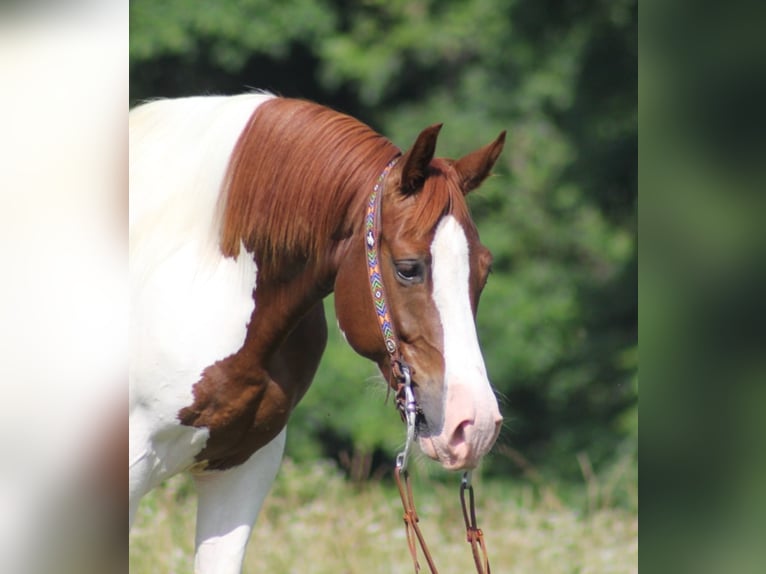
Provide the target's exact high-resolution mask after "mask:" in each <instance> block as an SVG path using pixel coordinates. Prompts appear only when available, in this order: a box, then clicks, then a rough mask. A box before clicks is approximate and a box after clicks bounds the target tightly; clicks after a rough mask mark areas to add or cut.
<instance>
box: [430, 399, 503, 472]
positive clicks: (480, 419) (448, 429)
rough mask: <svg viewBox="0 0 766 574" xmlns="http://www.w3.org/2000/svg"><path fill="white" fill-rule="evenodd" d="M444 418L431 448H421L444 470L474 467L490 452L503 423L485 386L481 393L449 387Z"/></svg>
mask: <svg viewBox="0 0 766 574" xmlns="http://www.w3.org/2000/svg"><path fill="white" fill-rule="evenodd" d="M482 390H483V389H482ZM444 415H445V416H444V427H443V430H442V433H441V434H440V435H439V436H436V437H433V438H432V439H431V442H432V444H431V445H422V446H424V451H425V452H426V454H428V455H430V456H432V457H433V458H436V459H438V460H439V461H440V462H441V463H442V465H443V466H444V467H445V468H447V469H452V470H458V469H463V468H473V467H475V466H476V465H477V464H478V463H479V460H481V457H482V456H484V455H485V454H487V452H488V451H489V449H490V448H492V445H493V444H494V443H495V440H496V439H497V436H498V434H500V428H501V425H502V423H503V418H502V417H501V416H500V411H499V409H498V407H497V400H496V399H495V396H494V394H492V391H491V389H489V387H488V386H487V390H486V392H484V393H482V392H476V389H473V388H471V387H469V386H468V385H460V384H457V385H454V386H451V387H450V388H449V390H448V392H447V400H446V401H445V413H444ZM429 446H430V447H432V448H429Z"/></svg>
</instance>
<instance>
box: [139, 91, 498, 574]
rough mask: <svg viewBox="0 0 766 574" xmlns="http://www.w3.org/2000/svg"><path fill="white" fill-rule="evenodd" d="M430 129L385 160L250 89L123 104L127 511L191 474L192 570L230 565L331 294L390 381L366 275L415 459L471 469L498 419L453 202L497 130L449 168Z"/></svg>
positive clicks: (355, 130) (476, 175)
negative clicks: (126, 135)
mask: <svg viewBox="0 0 766 574" xmlns="http://www.w3.org/2000/svg"><path fill="white" fill-rule="evenodd" d="M440 127H441V126H432V127H429V128H426V129H425V130H423V132H422V133H421V134H420V135H419V136H418V138H417V139H416V141H415V143H414V144H413V146H412V147H411V148H410V149H409V151H407V152H406V153H404V154H402V153H401V152H400V151H399V149H398V148H397V147H396V146H394V145H393V144H392V143H391V142H390V141H388V140H387V139H386V138H384V137H383V136H381V135H379V134H377V133H375V132H374V131H373V130H372V129H370V128H369V127H367V126H365V125H364V124H362V123H361V122H359V121H357V120H355V119H353V118H351V117H349V116H346V115H343V114H340V113H338V112H335V111H333V110H330V109H328V108H326V107H322V106H320V105H317V104H314V103H310V102H306V101H302V100H294V99H287V98H279V97H274V96H271V95H268V94H246V95H241V96H231V97H195V98H183V99H176V100H158V101H154V102H151V103H148V104H144V105H142V106H140V107H138V108H136V109H134V110H133V111H132V112H131V114H130V266H131V297H132V299H131V301H132V303H131V305H132V313H131V321H132V325H131V345H132V346H131V352H132V361H131V371H130V383H131V384H130V393H131V394H130V520H131V523H132V521H133V518H134V516H135V511H136V508H137V506H138V502H139V500H140V498H141V497H142V496H143V495H145V494H146V493H147V492H149V491H150V490H151V489H152V488H154V487H155V486H157V485H158V484H160V483H161V482H162V481H163V480H165V479H167V478H169V477H170V476H172V475H174V474H177V473H179V472H183V471H189V472H191V474H192V476H193V478H194V481H195V483H196V487H197V492H198V510H197V533H196V554H195V571H196V572H199V573H210V572H218V573H228V572H232V573H236V572H239V571H240V570H241V565H242V560H243V558H244V553H245V548H246V545H247V541H248V538H249V536H250V531H251V528H252V525H253V523H254V522H255V519H256V517H257V515H258V512H259V509H260V507H261V505H262V503H263V500H264V498H265V496H266V494H267V492H268V490H269V488H270V486H271V484H272V482H273V481H274V478H275V476H276V473H277V470H278V468H279V465H280V462H281V458H282V453H283V449H284V443H285V425H286V423H287V420H288V418H289V416H290V413H291V412H292V410H293V409H294V408H295V406H296V404H297V403H298V401H299V400H300V399H301V397H302V396H303V394H304V393H305V392H306V390H307V389H308V387H309V385H310V384H311V381H312V378H313V377H314V374H315V372H316V369H317V366H318V364H319V360H320V358H321V356H322V352H323V351H324V347H325V343H326V339H327V326H326V322H325V316H324V310H323V307H322V299H323V298H324V297H325V296H327V295H328V294H329V293H331V292H333V291H334V292H335V305H336V314H337V317H338V323H339V326H340V328H341V330H342V331H343V333H344V335H345V337H346V339H347V340H348V342H349V344H350V345H351V347H352V348H353V349H354V350H355V351H356V352H357V353H359V354H360V355H362V356H364V357H367V358H369V359H370V360H372V361H374V362H376V363H377V365H378V367H379V368H380V370H381V372H382V373H383V375H384V376H385V378H386V379H387V380H389V381H393V380H395V379H396V377H395V376H394V374H395V373H394V372H393V371H394V370H396V367H397V365H396V364H395V363H396V361H394V360H393V359H392V357H393V356H394V355H392V353H391V349H390V348H388V349H387V347H386V343H387V341H386V336H385V333H382V332H381V328H380V323H379V321H378V317H379V314H378V311H379V309H378V308H377V306H376V305H377V302H376V301H374V298H375V289H374V288H373V290H372V293H371V289H370V277H371V276H373V275H374V274H375V273H377V275H376V277H377V278H378V279H379V281H380V283H381V284H382V285H385V291H386V303H387V313H388V315H387V317H389V323H390V329H391V332H392V333H395V336H396V347H397V351H396V353H397V355H396V356H397V357H399V358H401V360H402V361H406V364H407V365H408V366H409V369H410V372H411V375H412V389H413V391H414V396H415V399H416V401H417V404H418V418H417V439H418V443H419V445H420V448H421V450H422V451H423V452H424V453H425V454H426V455H428V456H429V457H431V458H433V459H435V460H437V461H439V462H440V463H441V465H442V466H443V467H444V468H447V469H453V470H455V469H466V468H473V467H475V466H476V465H477V464H478V462H479V460H480V459H481V457H482V456H483V455H485V454H486V453H487V452H488V451H489V449H490V448H491V447H492V445H493V444H494V442H495V440H496V438H497V435H498V433H499V429H500V425H501V421H502V418H501V416H500V412H499V409H498V405H497V400H496V398H495V395H494V392H493V390H492V388H491V386H490V383H489V380H488V377H487V373H486V369H485V366H484V361H483V358H482V355H481V351H480V349H479V343H478V340H477V336H476V328H475V315H476V309H477V305H478V301H479V296H480V294H481V291H482V289H483V287H484V285H485V283H486V280H487V276H488V273H489V269H490V265H491V259H492V257H491V255H490V253H489V251H488V250H487V249H486V248H485V247H484V246H483V245H482V244H481V243H480V241H479V236H478V233H477V230H476V227H475V225H474V223H473V222H472V220H471V217H470V214H469V211H468V207H467V204H466V200H465V196H466V194H468V193H469V192H470V191H472V190H473V189H475V188H476V187H478V186H479V185H480V184H481V182H482V181H483V180H484V179H485V178H486V177H487V176H488V175H489V173H490V171H491V169H492V167H493V165H494V163H495V161H496V160H497V158H498V156H499V154H500V152H501V150H502V148H503V143H504V139H505V133H502V134H501V135H500V136H499V137H498V138H497V139H496V140H495V141H493V142H491V143H490V144H488V145H486V146H484V147H482V148H480V149H478V150H476V151H474V152H472V153H470V154H468V155H466V156H465V157H463V158H461V159H458V160H450V159H441V158H434V152H435V148H436V140H437V136H438V133H439V129H440ZM373 189H376V190H377V191H379V194H380V199H379V211H378V212H377V213H376V226H377V234H378V241H377V245H376V254H377V257H376V260H375V262H374V268H373V267H371V265H373V264H372V263H371V261H370V258H369V257H368V254H367V249H366V243H367V238H366V237H365V209H366V206H367V205H368V200H369V199H370V194H371V193H372V191H373Z"/></svg>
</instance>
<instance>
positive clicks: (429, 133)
mask: <svg viewBox="0 0 766 574" xmlns="http://www.w3.org/2000/svg"><path fill="white" fill-rule="evenodd" d="M442 125H443V124H436V125H433V126H430V127H427V128H426V129H424V130H423V131H422V132H420V135H419V136H418V139H416V140H415V143H414V144H413V146H412V147H411V148H410V150H409V151H408V152H407V153H405V154H404V157H403V158H402V165H403V166H404V167H403V168H402V187H401V189H402V193H404V194H405V195H410V194H412V193H415V192H416V191H417V190H419V189H420V188H421V187H423V183H425V181H426V175H427V173H428V164H430V163H431V160H432V159H433V158H434V152H435V151H436V138H437V137H438V136H439V130H441V129H442Z"/></svg>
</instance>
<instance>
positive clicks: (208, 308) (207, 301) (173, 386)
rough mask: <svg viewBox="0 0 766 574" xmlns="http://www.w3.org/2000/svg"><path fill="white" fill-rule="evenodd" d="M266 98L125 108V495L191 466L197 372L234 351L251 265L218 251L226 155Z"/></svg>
mask: <svg viewBox="0 0 766 574" xmlns="http://www.w3.org/2000/svg"><path fill="white" fill-rule="evenodd" d="M270 97H271V96H267V95H263V94H248V95H245V96H237V97H232V98H219V97H207V98H185V99H180V100H161V101H156V102H152V103H150V104H146V105H144V106H141V107H139V108H137V109H136V110H134V111H133V112H131V114H130V272H131V273H130V287H131V317H130V321H131V327H130V342H131V363H130V464H131V469H130V494H131V510H134V509H135V505H136V504H137V500H138V498H140V497H141V496H143V494H145V493H146V492H148V491H149V490H151V488H153V487H154V486H156V485H157V484H158V483H159V482H161V481H162V480H164V479H165V478H167V477H169V476H172V475H173V474H175V473H177V472H180V471H182V470H185V469H187V468H189V467H190V466H191V465H192V464H193V463H194V457H195V455H196V454H198V453H199V452H200V451H201V450H202V448H204V446H205V443H206V441H207V438H208V434H209V433H208V430H207V429H204V428H192V427H188V426H183V425H181V424H180V423H179V421H178V419H177V416H178V412H179V411H180V410H181V409H182V408H183V407H186V406H189V405H190V404H192V402H193V400H194V396H193V393H192V387H193V385H194V384H195V383H196V382H198V381H199V380H200V378H201V375H202V372H203V370H204V369H205V368H206V367H208V366H209V365H212V364H213V363H215V362H216V361H219V360H221V359H223V358H225V357H227V356H229V355H231V354H233V353H235V352H236V351H237V350H239V349H240V348H241V347H242V344H243V342H244V339H245V334H246V329H247V325H248V322H249V320H250V316H251V314H252V312H253V309H254V301H253V292H254V290H255V286H256V278H257V267H256V264H255V262H254V260H253V257H252V255H251V254H248V253H247V252H246V251H245V250H244V248H243V249H242V250H241V252H240V253H241V255H240V256H239V257H238V258H237V259H236V260H234V259H231V258H224V257H222V256H221V253H220V251H219V250H218V249H217V245H218V225H219V222H218V218H217V213H216V207H217V203H218V197H219V192H220V189H221V185H222V182H223V178H224V175H225V171H226V167H227V164H228V158H229V156H230V155H231V152H232V150H233V148H234V145H235V143H236V141H237V139H238V137H239V135H240V133H241V131H242V129H243V128H244V126H245V124H246V123H247V121H248V119H249V117H250V116H251V114H252V113H253V111H254V110H255V109H256V107H257V106H258V105H260V104H261V103H262V102H264V101H266V100H267V99H269V98H270Z"/></svg>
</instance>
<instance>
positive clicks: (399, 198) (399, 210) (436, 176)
mask: <svg viewBox="0 0 766 574" xmlns="http://www.w3.org/2000/svg"><path fill="white" fill-rule="evenodd" d="M394 187H395V189H392V190H391V197H390V198H389V199H390V200H391V201H389V202H387V205H386V206H385V207H388V208H389V209H391V210H392V211H393V213H391V219H393V220H395V221H396V222H397V227H398V232H399V233H401V234H403V235H404V236H413V237H418V236H423V235H424V234H430V233H431V232H433V231H434V230H435V229H436V226H437V225H438V224H439V222H440V221H441V219H442V218H443V217H444V216H446V215H452V216H454V217H455V219H457V220H458V221H459V222H460V223H461V225H463V226H466V227H467V226H473V222H472V220H471V216H470V212H469V209H468V204H467V203H466V200H465V196H464V195H463V192H462V191H461V188H460V183H459V177H458V175H457V173H456V172H455V169H454V168H453V167H452V162H451V161H450V160H447V159H443V158H435V159H433V160H432V161H431V163H430V165H429V167H428V173H427V177H426V180H425V183H424V185H423V188H422V189H421V190H420V191H418V192H417V193H415V194H414V195H412V196H407V195H403V194H401V193H399V190H398V185H396V186H394ZM385 207H384V210H383V213H384V218H385V214H386V209H385Z"/></svg>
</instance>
